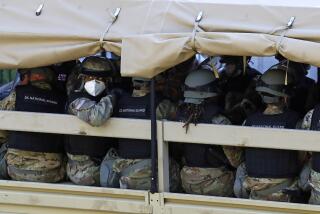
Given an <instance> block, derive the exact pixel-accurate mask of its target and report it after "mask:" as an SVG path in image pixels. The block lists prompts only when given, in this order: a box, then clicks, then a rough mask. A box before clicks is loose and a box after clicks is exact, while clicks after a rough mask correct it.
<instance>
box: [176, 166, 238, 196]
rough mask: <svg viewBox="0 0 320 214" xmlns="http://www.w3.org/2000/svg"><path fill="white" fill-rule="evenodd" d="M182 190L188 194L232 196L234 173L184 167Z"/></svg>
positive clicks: (219, 169)
mask: <svg viewBox="0 0 320 214" xmlns="http://www.w3.org/2000/svg"><path fill="white" fill-rule="evenodd" d="M181 182H182V188H183V189H184V191H185V192H186V193H190V194H201V195H212V196H225V197H227V196H232V195H233V183H234V173H233V172H232V171H230V170H227V169H225V168H199V167H187V166H185V167H183V169H182V170H181Z"/></svg>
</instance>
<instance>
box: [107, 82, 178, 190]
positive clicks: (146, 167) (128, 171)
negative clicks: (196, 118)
mask: <svg viewBox="0 0 320 214" xmlns="http://www.w3.org/2000/svg"><path fill="white" fill-rule="evenodd" d="M133 88H134V89H133V92H132V94H129V93H127V92H124V91H123V92H120V91H118V92H117V93H118V96H117V107H116V108H115V109H114V116H116V117H121V118H133V119H150V117H151V115H150V111H151V109H150V80H147V79H144V78H133ZM158 100H160V99H158ZM157 103H159V102H158V101H157ZM174 110H175V108H174V107H173V106H171V104H170V102H169V101H163V102H161V103H160V104H159V105H158V107H157V119H164V118H165V117H166V116H167V115H170V112H171V111H174ZM118 143H119V149H118V153H119V154H115V153H113V154H110V153H108V154H107V155H106V157H105V159H104V161H103V163H102V166H101V184H102V186H105V187H116V188H117V187H120V188H122V189H138V190H149V189H150V187H151V154H150V152H151V148H150V142H149V141H147V140H138V139H119V140H118ZM170 174H171V182H170V184H171V186H170V189H171V190H172V191H176V189H177V188H178V186H179V176H178V175H179V168H178V166H177V164H176V163H175V162H174V161H173V160H171V163H170Z"/></svg>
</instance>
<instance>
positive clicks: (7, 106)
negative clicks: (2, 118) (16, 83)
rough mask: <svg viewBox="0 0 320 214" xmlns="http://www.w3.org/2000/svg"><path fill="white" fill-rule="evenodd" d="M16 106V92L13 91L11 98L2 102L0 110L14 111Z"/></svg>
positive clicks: (8, 97) (0, 102)
mask: <svg viewBox="0 0 320 214" xmlns="http://www.w3.org/2000/svg"><path fill="white" fill-rule="evenodd" d="M15 104H16V92H15V91H12V92H11V93H10V94H9V96H7V97H6V98H4V99H3V100H1V101H0V110H7V111H14V109H15Z"/></svg>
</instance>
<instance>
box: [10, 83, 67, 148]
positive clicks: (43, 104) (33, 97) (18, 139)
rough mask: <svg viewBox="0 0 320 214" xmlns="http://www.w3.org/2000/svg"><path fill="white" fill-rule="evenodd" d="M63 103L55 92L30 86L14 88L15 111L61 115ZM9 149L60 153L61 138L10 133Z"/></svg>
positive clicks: (47, 135) (52, 135)
mask: <svg viewBox="0 0 320 214" xmlns="http://www.w3.org/2000/svg"><path fill="white" fill-rule="evenodd" d="M64 106H65V103H64V102H63V99H61V98H60V94H59V93H57V92H55V91H49V90H43V89H40V88H37V87H34V86H31V85H28V86H17V87H16V104H15V110H16V111H28V112H41V113H63V111H64ZM9 148H14V149H20V150H25V151H34V152H47V153H60V152H62V151H63V138H62V136H61V135H57V134H46V133H31V132H17V131H15V132H11V133H10V135H9Z"/></svg>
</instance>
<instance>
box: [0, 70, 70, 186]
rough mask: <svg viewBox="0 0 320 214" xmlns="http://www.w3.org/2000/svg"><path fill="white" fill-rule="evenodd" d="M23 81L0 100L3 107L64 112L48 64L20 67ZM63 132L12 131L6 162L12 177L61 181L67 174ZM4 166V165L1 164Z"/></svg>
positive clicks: (6, 108) (2, 108)
mask: <svg viewBox="0 0 320 214" xmlns="http://www.w3.org/2000/svg"><path fill="white" fill-rule="evenodd" d="M19 73H20V78H21V82H20V84H19V85H18V86H17V87H16V88H15V90H14V91H12V92H11V94H10V95H9V96H8V97H6V98H5V99H4V100H2V101H1V102H0V109H1V110H15V111H28V112H43V113H63V111H64V107H65V103H64V102H63V99H61V96H60V94H59V92H58V91H57V90H55V88H54V79H55V76H54V72H53V70H51V69H50V68H48V67H43V68H34V69H23V70H19ZM62 141H63V139H62V137H61V136H60V135H56V134H45V133H31V132H21V131H15V132H10V133H9V139H8V151H7V154H6V156H5V157H6V163H7V170H8V175H9V176H10V178H12V179H13V180H18V181H37V182H59V181H61V180H63V179H64V177H65V164H64V155H63V142H62ZM2 169H3V167H2Z"/></svg>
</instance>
